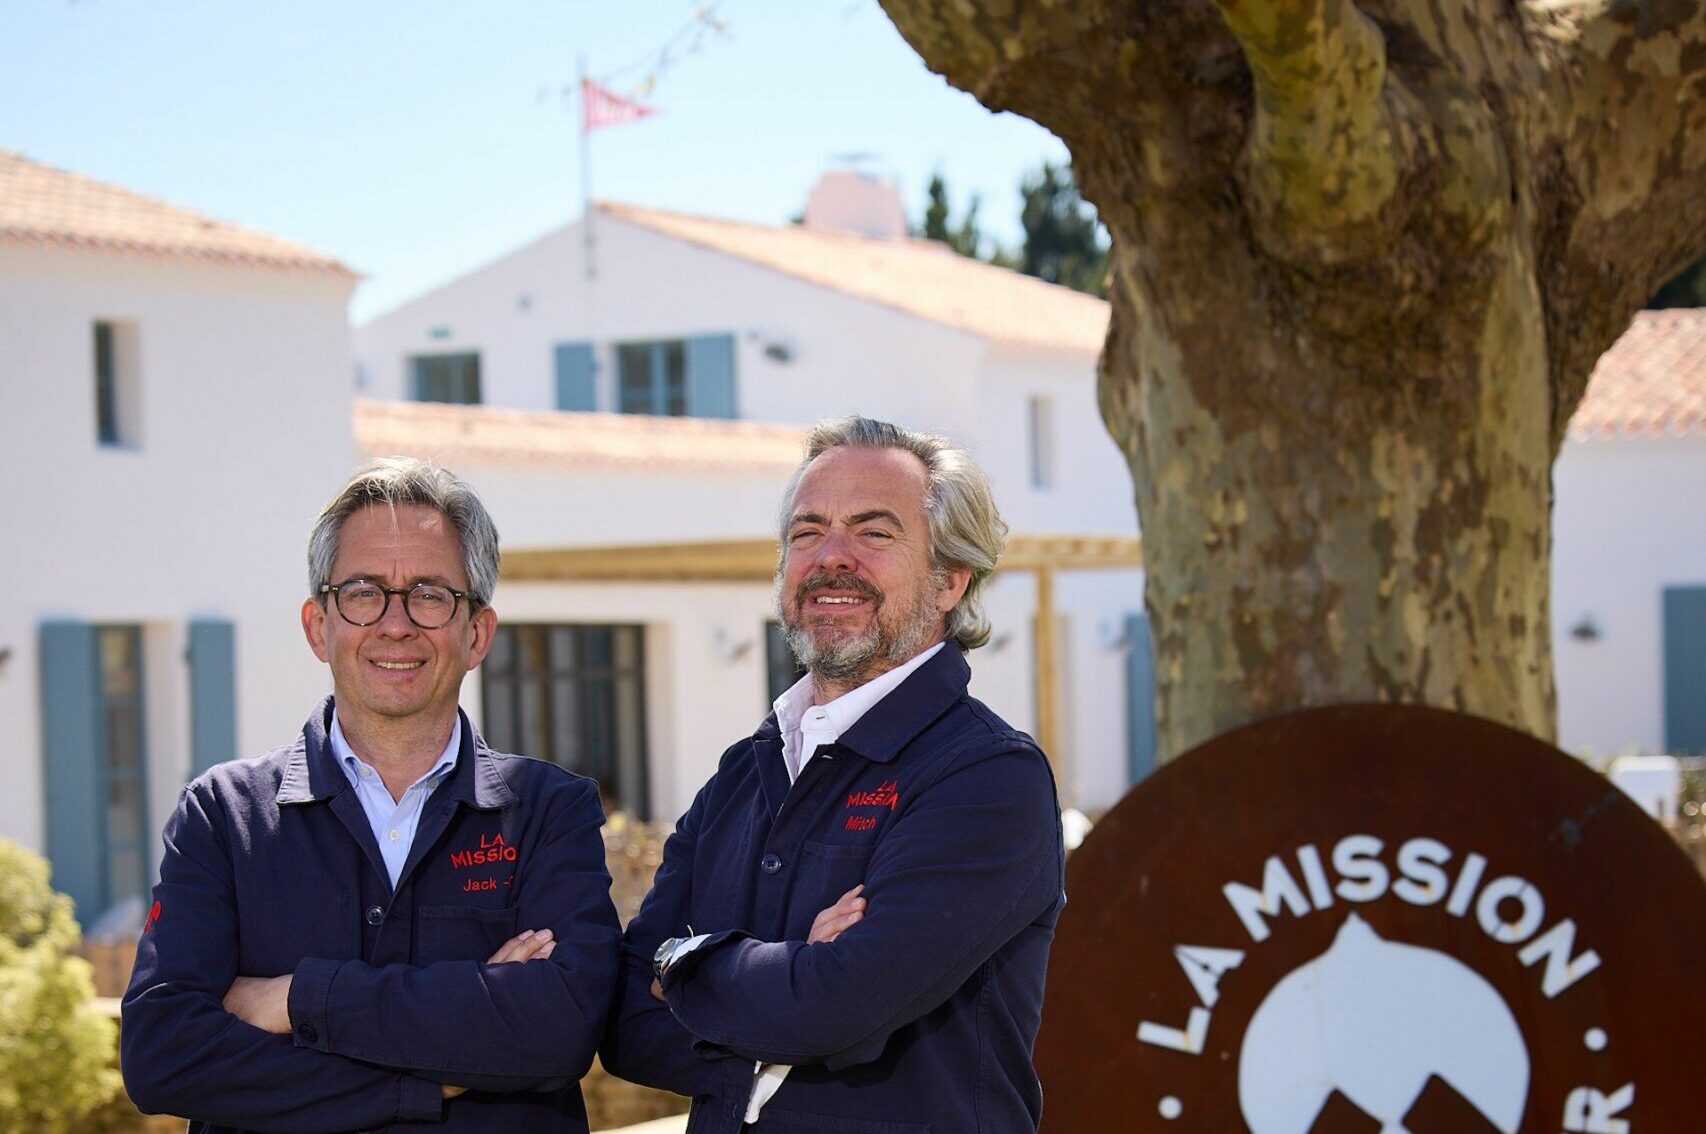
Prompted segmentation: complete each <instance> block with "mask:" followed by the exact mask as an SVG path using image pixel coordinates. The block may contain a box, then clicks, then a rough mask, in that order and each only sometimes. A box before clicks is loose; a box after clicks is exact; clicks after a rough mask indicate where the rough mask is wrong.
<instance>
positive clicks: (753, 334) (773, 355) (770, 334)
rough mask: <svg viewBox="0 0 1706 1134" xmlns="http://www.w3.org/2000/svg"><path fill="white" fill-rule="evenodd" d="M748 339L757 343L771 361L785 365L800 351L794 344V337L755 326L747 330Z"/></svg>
mask: <svg viewBox="0 0 1706 1134" xmlns="http://www.w3.org/2000/svg"><path fill="white" fill-rule="evenodd" d="M746 339H747V341H748V342H753V343H757V344H758V349H759V351H760V352H761V353H762V354H763V355H764V357H765V358H768V359H769V360H770V361H771V362H779V363H781V364H783V365H784V366H785V365H787V364H788V363H790V362H792V361H794V356H795V355H796V354H798V353H799V351H798V349H797V348H796V347H795V346H794V340H793V339H791V338H789V337H788V336H787V335H783V334H779V333H777V332H775V331H765V330H760V329H759V328H756V327H754V328H753V329H751V330H749V331H747V333H746Z"/></svg>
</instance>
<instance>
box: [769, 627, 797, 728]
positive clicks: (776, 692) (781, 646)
mask: <svg viewBox="0 0 1706 1134" xmlns="http://www.w3.org/2000/svg"><path fill="white" fill-rule="evenodd" d="M805 672H806V667H805V666H803V665H801V664H800V659H799V658H796V657H795V656H794V651H793V650H792V649H790V648H789V646H788V640H787V639H786V638H784V637H782V624H781V623H780V622H774V621H772V622H766V623H765V624H764V677H765V689H766V691H767V692H768V694H769V699H768V700H766V701H765V702H764V707H765V709H766V711H768V710H769V708H770V706H771V705H774V704H775V703H776V698H778V697H780V696H781V695H782V694H783V693H785V692H787V691H788V689H789V687H791V686H792V685H793V684H794V682H796V681H798V680H799V679H800V678H801V677H804V676H805Z"/></svg>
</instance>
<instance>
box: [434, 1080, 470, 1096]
mask: <svg viewBox="0 0 1706 1134" xmlns="http://www.w3.org/2000/svg"><path fill="white" fill-rule="evenodd" d="M467 1089H468V1088H467V1087H457V1086H453V1085H451V1084H450V1083H445V1084H443V1085H442V1086H440V1087H439V1089H438V1093H439V1096H440V1097H441V1098H447V1099H453V1098H455V1097H456V1096H457V1095H459V1094H461V1093H462V1092H463V1091H466V1090H467Z"/></svg>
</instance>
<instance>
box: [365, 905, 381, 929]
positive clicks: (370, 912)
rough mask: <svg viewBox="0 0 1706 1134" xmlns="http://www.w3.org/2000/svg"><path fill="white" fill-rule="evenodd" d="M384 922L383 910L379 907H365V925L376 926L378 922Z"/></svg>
mask: <svg viewBox="0 0 1706 1134" xmlns="http://www.w3.org/2000/svg"><path fill="white" fill-rule="evenodd" d="M384 920H385V911H384V909H383V908H381V907H379V906H368V907H367V924H368V925H378V924H379V923H380V922H382V921H384Z"/></svg>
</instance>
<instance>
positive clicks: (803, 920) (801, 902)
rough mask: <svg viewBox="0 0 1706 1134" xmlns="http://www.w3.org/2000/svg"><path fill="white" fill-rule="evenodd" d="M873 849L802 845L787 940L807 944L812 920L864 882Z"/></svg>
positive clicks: (825, 844) (834, 844)
mask: <svg viewBox="0 0 1706 1134" xmlns="http://www.w3.org/2000/svg"><path fill="white" fill-rule="evenodd" d="M874 849H875V848H874V847H872V846H871V845H869V844H865V845H857V844H855V845H847V844H844V843H814V842H809V841H808V842H806V843H804V844H802V845H801V847H800V869H799V874H798V876H797V877H796V878H795V880H794V893H793V898H792V900H791V901H790V902H789V903H788V924H787V930H786V938H787V940H790V941H804V940H805V939H806V936H807V934H809V933H810V932H811V928H812V919H814V918H816V917H817V915H818V914H819V913H821V912H822V911H824V910H826V909H828V908H829V907H830V906H832V905H834V904H835V902H836V900H837V899H839V898H840V897H841V895H843V894H845V893H846V892H847V891H849V890H851V889H852V888H853V887H855V886H857V885H859V884H860V883H861V882H864V881H865V872H866V870H867V869H868V868H869V867H870V864H871V851H872V850H874Z"/></svg>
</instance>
